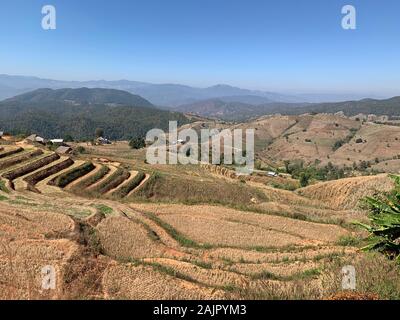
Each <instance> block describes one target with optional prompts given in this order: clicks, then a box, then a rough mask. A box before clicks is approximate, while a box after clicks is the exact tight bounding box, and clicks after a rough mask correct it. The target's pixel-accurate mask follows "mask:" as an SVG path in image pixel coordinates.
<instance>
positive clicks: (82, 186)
mask: <svg viewBox="0 0 400 320" xmlns="http://www.w3.org/2000/svg"><path fill="white" fill-rule="evenodd" d="M109 172H110V168H109V167H108V166H102V167H101V168H100V170H99V171H97V172H96V173H95V174H94V175H91V176H90V177H88V178H87V179H84V180H82V181H80V182H79V183H78V184H77V185H75V186H74V188H73V190H74V191H78V192H81V191H82V190H83V189H86V188H88V187H89V186H91V185H92V184H95V183H96V182H97V181H99V180H101V179H103V178H104V177H105V176H106V175H107V173H109Z"/></svg>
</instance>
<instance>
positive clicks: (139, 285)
mask: <svg viewBox="0 0 400 320" xmlns="http://www.w3.org/2000/svg"><path fill="white" fill-rule="evenodd" d="M103 287H104V290H105V292H106V297H107V298H111V299H121V298H122V299H133V300H136V299H141V300H152V299H155V300H158V299H162V300H180V299H188V300H202V299H222V298H223V297H224V293H223V291H222V290H215V289H211V288H206V287H203V286H200V285H198V284H195V283H192V282H189V281H185V280H181V279H177V278H175V277H173V276H171V275H168V274H166V273H160V272H157V271H156V270H154V268H152V267H151V266H134V265H131V264H117V265H113V266H111V267H110V268H109V269H108V270H107V271H106V273H105V275H104V277H103Z"/></svg>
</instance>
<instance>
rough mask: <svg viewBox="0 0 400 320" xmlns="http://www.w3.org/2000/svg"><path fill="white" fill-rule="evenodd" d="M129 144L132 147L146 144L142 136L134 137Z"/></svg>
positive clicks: (140, 147)
mask: <svg viewBox="0 0 400 320" xmlns="http://www.w3.org/2000/svg"><path fill="white" fill-rule="evenodd" d="M129 146H130V147H131V148H132V149H142V148H144V147H145V146H146V141H145V140H144V138H142V137H136V138H133V139H132V140H131V141H130V142H129Z"/></svg>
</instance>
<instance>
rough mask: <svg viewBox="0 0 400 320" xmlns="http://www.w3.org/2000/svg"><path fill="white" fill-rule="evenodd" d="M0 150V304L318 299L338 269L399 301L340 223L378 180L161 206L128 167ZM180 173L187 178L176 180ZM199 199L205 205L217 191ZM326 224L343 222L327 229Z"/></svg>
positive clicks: (378, 259) (390, 272) (204, 177)
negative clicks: (46, 287)
mask: <svg viewBox="0 0 400 320" xmlns="http://www.w3.org/2000/svg"><path fill="white" fill-rule="evenodd" d="M0 152H1V153H0V154H5V153H7V154H6V155H5V156H4V157H2V158H1V157H0V175H1V179H2V180H1V182H3V184H4V186H5V188H6V189H7V190H5V189H4V188H3V189H0V275H1V278H0V279H1V281H0V289H1V290H0V298H1V299H10V298H28V299H37V298H41V299H43V298H45V299H57V298H58V299H60V298H63V299H68V298H72V299H85V298H86V299H230V298H247V299H324V298H328V297H329V296H331V295H332V294H335V293H337V292H340V291H341V281H342V278H341V268H342V266H344V265H348V264H351V265H354V266H356V268H358V269H357V270H359V274H358V283H359V285H360V287H359V289H360V291H361V292H362V291H363V290H365V291H368V292H372V293H375V294H378V295H379V296H380V297H381V298H391V297H393V295H395V294H399V295H400V284H399V282H398V281H397V282H396V279H397V280H398V277H399V274H398V271H396V270H398V269H396V267H394V266H393V264H391V263H390V262H388V261H387V260H386V259H385V258H383V257H382V256H376V255H373V256H369V255H366V254H364V253H361V252H360V250H359V248H360V246H361V245H362V241H361V240H360V239H361V237H362V233H360V232H359V231H358V230H357V229H355V228H354V227H352V226H351V225H350V224H349V222H350V221H352V220H353V219H354V217H355V216H357V214H361V213H360V212H359V211H357V210H358V209H356V201H355V200H354V199H353V198H354V193H355V192H356V191H357V190H358V191H357V192H360V195H361V194H362V195H366V194H370V193H371V192H375V190H373V188H372V186H373V185H374V183H379V185H382V186H383V185H384V186H386V183H387V180H386V177H384V176H378V177H375V179H376V180H373V177H369V178H368V179H367V178H365V179H366V180H365V179H364V180H362V179H358V178H355V179H354V180H352V179H345V180H343V181H342V182H341V184H340V183H339V182H340V181H339V182H336V183H335V184H334V183H329V184H326V185H325V184H324V185H322V186H320V185H316V186H310V187H308V188H303V189H300V190H299V191H298V192H291V191H285V190H278V189H274V188H272V187H269V186H265V185H262V184H259V183H258V182H248V183H245V184H243V183H241V182H237V181H230V180H227V181H225V182H224V183H225V187H224V188H228V186H232V189H226V190H229V192H232V191H231V190H244V191H246V192H250V191H249V190H253V189H254V190H257V195H258V198H257V199H248V197H247V196H246V197H243V195H238V197H237V198H238V199H243V206H236V207H235V206H233V205H231V206H228V205H222V204H220V203H213V204H211V203H207V202H202V203H195V204H193V203H192V204H183V203H180V202H179V201H178V200H179V198H178V200H176V199H175V201H170V202H167V201H164V203H159V202H152V198H151V196H149V197H148V198H145V197H142V198H140V197H139V196H143V195H142V193H143V194H144V193H145V194H146V195H151V194H154V195H156V192H157V191H158V190H157V188H161V187H162V185H161V184H155V183H154V180H155V179H154V177H155V175H154V174H153V173H150V172H151V171H150V170H146V167H145V166H143V165H140V164H139V163H138V162H129V161H126V162H125V161H123V160H124V159H121V162H118V163H117V162H115V161H110V162H105V161H100V160H94V159H92V158H90V157H88V156H86V157H81V158H75V157H74V158H72V157H67V156H60V155H57V154H55V153H53V152H50V151H45V150H39V149H37V148H32V149H29V150H28V149H18V148H15V147H9V146H6V147H4V149H3V150H1V151H0ZM129 157H130V154H129ZM160 169H162V168H160ZM172 170H173V169H171V171H169V172H167V171H164V174H165V175H167V174H170V175H171V176H173V180H171V181H173V182H174V183H175V182H176V181H178V182H179V181H185V182H186V181H190V182H192V181H196V182H199V183H200V182H207V183H209V184H210V185H211V184H212V183H213V182H214V181H218V180H214V179H218V178H216V177H214V176H213V175H211V174H207V173H205V172H204V171H201V169H198V170H199V171H195V170H196V169H190V168H188V169H186V170H187V173H183V172H182V168H178V169H176V170H177V171H172ZM179 170H181V171H179ZM191 170H192V171H191ZM183 174H187V175H188V176H190V177H191V178H192V179H194V180H189V179H187V180H178V178H179V177H180V175H183ZM167 178H168V176H167ZM167 178H166V177H164V179H167ZM196 179H197V180H196ZM161 181H163V180H161ZM374 181H375V182H374ZM222 183H223V182H221V184H222ZM238 183H239V184H240V188H239V187H238V186H237V184H238ZM149 184H150V186H149ZM166 186H167V188H172V187H173V184H171V182H170V181H169V183H168V184H166ZM389 187H390V186H389V185H388V186H387V188H389ZM190 188H192V189H191V190H197V189H195V186H193V185H190ZM338 189H340V190H342V189H346V190H348V191H346V192H342V191H337V190H338ZM143 190H144V191H145V192H144V191H143ZM179 190H184V187H182V186H180V189H179ZM222 190H223V189H222ZM201 192H202V194H201V199H207V198H206V197H205V195H207V192H209V193H210V192H215V189H212V188H210V190H202V191H201ZM336 192H339V193H340V194H343V197H338V196H335V194H336ZM217 196H220V197H223V196H224V195H223V194H222V193H221V194H220V195H217ZM333 197H336V198H337V199H338V202H337V203H333V202H332V203H331V202H330V198H333ZM136 199H139V200H140V201H135V200H136ZM144 199H147V200H148V201H143V200H144ZM290 210H291V211H290ZM300 213H301V215H300ZM333 215H334V216H335V217H337V218H341V219H342V223H338V222H335V221H333V220H332V221H330V220H328V219H327V218H329V217H331V216H333ZM46 265H52V266H54V267H55V270H56V274H57V283H58V285H57V290H54V291H42V290H41V287H40V283H41V275H42V274H41V269H42V267H43V266H46ZM385 281H386V282H385ZM383 282H384V283H390V284H391V286H392V287H391V291H390V294H389V292H388V291H387V290H385V287H382V285H381V284H382V283H383Z"/></svg>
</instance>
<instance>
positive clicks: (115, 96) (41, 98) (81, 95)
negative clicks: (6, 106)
mask: <svg viewBox="0 0 400 320" xmlns="http://www.w3.org/2000/svg"><path fill="white" fill-rule="evenodd" d="M51 101H55V102H59V101H64V102H69V103H71V104H120V105H131V106H136V107H153V105H152V104H151V103H150V102H149V101H147V100H146V99H144V98H142V97H140V96H138V95H134V94H131V93H129V92H126V91H122V90H115V89H99V88H95V89H89V88H79V89H57V90H52V89H38V90H35V91H32V92H28V93H25V94H21V95H19V96H16V97H14V98H10V99H8V100H6V102H23V103H35V102H38V103H43V102H51Z"/></svg>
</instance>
